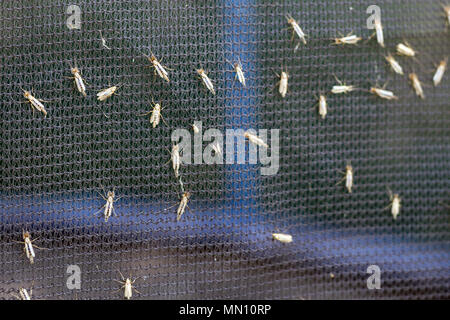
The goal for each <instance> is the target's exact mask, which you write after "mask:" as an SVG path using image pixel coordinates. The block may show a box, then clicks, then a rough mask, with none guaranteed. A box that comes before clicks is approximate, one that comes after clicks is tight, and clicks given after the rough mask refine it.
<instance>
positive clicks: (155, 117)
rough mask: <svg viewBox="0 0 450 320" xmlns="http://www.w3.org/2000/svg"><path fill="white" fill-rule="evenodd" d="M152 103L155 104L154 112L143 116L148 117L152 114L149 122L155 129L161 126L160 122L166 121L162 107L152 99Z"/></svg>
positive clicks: (151, 111)
mask: <svg viewBox="0 0 450 320" xmlns="http://www.w3.org/2000/svg"><path fill="white" fill-rule="evenodd" d="M152 103H153V110H150V111H149V112H147V113H144V114H142V115H141V116H147V115H149V114H150V113H151V114H152V115H151V116H150V119H149V121H150V123H151V124H152V125H153V128H155V127H156V126H157V125H158V124H159V122H160V120H161V119H162V120H163V121H164V119H163V117H162V114H161V110H162V108H161V105H160V104H159V103H155V102H154V101H153V99H152ZM164 123H166V122H165V121H164ZM166 125H167V123H166Z"/></svg>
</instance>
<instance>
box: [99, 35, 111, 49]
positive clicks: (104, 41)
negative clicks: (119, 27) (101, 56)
mask: <svg viewBox="0 0 450 320" xmlns="http://www.w3.org/2000/svg"><path fill="white" fill-rule="evenodd" d="M100 38H101V39H102V45H103V47H105V48H106V49H108V50H111V48H110V47H108V46H107V45H106V39H105V38H103V35H102V32H101V31H100Z"/></svg>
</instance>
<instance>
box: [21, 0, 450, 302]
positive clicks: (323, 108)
mask: <svg viewBox="0 0 450 320" xmlns="http://www.w3.org/2000/svg"><path fill="white" fill-rule="evenodd" d="M444 11H445V14H446V17H447V20H448V24H449V25H450V6H446V7H444ZM285 17H286V20H287V23H288V24H289V26H290V28H291V29H292V37H293V38H294V37H295V36H297V37H298V40H299V43H298V44H297V46H296V47H295V51H296V50H297V49H298V48H299V46H300V45H301V43H303V45H307V42H306V37H307V35H306V34H305V33H304V32H303V30H302V28H301V27H300V25H299V24H298V22H297V21H296V20H295V19H294V18H293V17H292V16H291V15H286V16H285ZM100 35H101V33H100ZM372 37H376V40H377V43H378V44H379V45H380V46H381V47H382V48H385V47H386V45H385V41H384V33H383V27H382V24H381V21H379V20H375V32H374V34H373V35H371V36H370V37H369V38H368V39H367V41H369V40H370V39H371V38H372ZM332 40H333V43H332V44H333V45H337V46H346V45H350V46H351V45H357V44H358V43H359V42H360V41H362V40H363V38H362V37H360V36H357V35H354V34H351V33H350V34H348V35H346V36H342V37H340V38H335V39H332ZM101 41H102V46H103V47H104V48H105V49H108V50H111V48H110V47H108V46H107V44H106V40H105V39H104V38H103V36H102V35H101ZM396 53H397V55H399V56H403V57H408V58H412V59H415V57H416V56H417V54H418V53H417V51H415V50H414V49H413V47H412V46H411V45H409V44H408V43H407V42H404V43H398V44H397V45H396ZM144 56H145V57H146V58H147V59H148V61H149V62H150V64H151V65H150V67H153V68H154V72H155V74H156V75H158V76H159V77H160V78H161V79H163V81H165V82H166V83H170V79H169V72H168V71H167V70H171V69H169V68H168V67H166V66H163V65H162V64H161V63H160V62H159V61H158V59H157V58H156V56H155V55H154V54H153V53H152V52H151V55H150V56H148V55H145V54H144ZM384 58H385V60H386V61H387V63H388V64H389V66H390V67H391V69H392V70H393V72H395V73H396V74H398V75H401V76H403V75H404V70H403V68H402V66H401V65H400V63H399V62H398V61H397V60H396V58H395V57H394V55H393V54H391V53H388V54H387V55H386V56H385V57H384ZM227 62H228V63H229V64H230V65H231V67H232V68H233V70H234V72H235V74H236V75H235V80H238V81H239V83H241V85H242V86H243V87H245V86H246V79H245V74H244V70H243V66H242V63H241V61H240V60H239V61H238V62H236V63H232V62H230V61H228V60H227ZM446 69H447V58H443V59H442V60H441V61H440V63H439V64H438V65H437V68H436V70H435V72H434V75H433V77H432V81H433V84H434V86H438V85H439V84H440V83H441V81H442V79H443V76H444V74H445V71H446ZM195 72H196V74H197V75H198V77H199V80H200V81H201V83H202V84H203V85H204V86H205V87H206V89H207V90H208V91H209V92H210V93H211V94H213V95H215V94H216V89H215V88H214V84H213V81H212V80H211V79H210V78H209V76H208V74H207V72H206V71H205V70H204V69H203V68H199V69H196V70H195ZM70 73H71V74H72V77H71V79H73V80H74V83H75V87H76V90H77V91H78V92H79V93H80V94H81V95H82V96H83V97H87V92H86V90H87V89H86V85H85V81H84V80H83V77H82V75H81V71H80V70H79V69H78V67H72V68H70ZM277 76H278V77H279V78H280V80H279V82H278V83H277V86H278V92H279V94H280V96H281V97H282V98H285V97H286V95H287V92H288V79H289V74H288V72H287V71H286V70H284V71H283V70H282V71H281V74H280V75H278V74H277ZM408 77H409V79H410V81H411V86H412V88H413V90H414V92H415V94H416V95H417V96H418V97H420V98H422V99H424V98H425V94H424V90H423V87H422V83H421V81H420V80H419V77H418V75H417V74H416V73H414V72H412V73H410V74H409V75H408ZM335 79H336V81H337V84H336V85H334V86H332V88H331V90H330V92H331V93H332V94H347V93H350V92H352V91H355V90H360V88H357V87H356V86H354V85H348V84H346V83H345V82H342V81H341V80H339V79H338V78H337V77H336V76H335ZM120 87H121V85H120V84H117V85H114V86H111V87H108V88H106V89H103V90H101V91H99V92H98V93H97V94H96V96H97V100H98V101H100V102H103V101H105V100H107V99H109V98H111V97H112V96H113V95H114V94H116V92H117V91H118V90H119V88H120ZM22 91H23V96H24V97H25V98H26V99H27V102H29V103H30V104H31V107H32V109H33V111H34V110H36V111H38V112H41V113H42V114H44V117H46V116H47V109H46V108H45V106H44V104H43V102H46V101H45V100H42V99H38V98H36V97H35V96H34V93H33V94H32V92H30V91H26V90H23V89H22ZM367 91H368V92H369V93H371V94H373V95H376V96H378V97H380V98H382V99H386V100H394V99H398V97H397V96H396V95H395V94H394V93H393V92H392V91H389V90H387V89H385V87H384V86H383V87H381V88H380V87H377V86H372V87H371V88H370V89H369V90H367ZM317 99H318V103H317V104H316V105H315V106H314V107H316V106H318V113H319V115H320V117H321V118H322V119H325V117H326V115H327V109H328V104H327V98H326V95H325V94H320V95H319V97H317ZM152 104H153V108H152V110H151V111H149V112H147V113H145V114H142V115H141V116H148V115H150V117H149V122H150V124H151V125H152V127H153V128H156V127H157V126H158V125H159V124H160V121H161V119H162V120H163V122H165V121H164V118H163V117H162V114H161V112H162V110H163V108H162V107H161V104H160V103H155V102H154V101H153V98H152ZM192 130H193V131H194V133H199V128H198V127H197V126H196V125H195V124H193V125H192ZM244 137H245V138H246V139H247V140H248V141H249V142H250V143H252V144H254V145H257V146H260V147H263V148H269V145H268V144H267V143H266V142H265V141H264V140H263V139H261V138H260V137H258V136H257V135H255V134H252V133H250V132H245V133H244ZM213 149H214V152H216V153H219V154H220V153H222V150H221V148H220V145H218V144H217V145H215V146H213ZM181 152H182V150H180V146H179V145H178V144H174V145H173V146H172V149H171V151H170V160H169V162H171V167H172V170H173V172H174V175H175V178H177V179H178V180H179V182H180V186H181V191H182V195H181V199H180V202H179V204H178V208H177V211H176V214H177V216H176V220H177V221H179V220H181V218H182V216H183V214H184V212H185V210H186V207H187V206H188V201H189V198H190V196H191V193H190V192H188V191H185V190H184V185H183V182H182V180H181V175H180V168H181V156H180V153H181ZM342 174H343V175H344V177H343V178H342V180H340V181H339V182H338V183H337V184H340V183H342V182H345V188H346V189H347V190H348V192H349V193H352V189H353V186H354V170H353V167H352V166H351V164H350V163H347V165H346V167H345V172H342ZM102 188H103V187H102ZM103 192H104V195H103V194H101V197H102V198H103V199H104V201H105V204H104V205H103V206H102V208H101V209H100V210H99V211H97V212H95V213H94V214H97V213H99V212H103V218H104V221H105V223H107V222H108V220H109V219H110V218H111V216H112V215H113V214H114V215H115V209H114V203H115V202H117V201H118V200H119V199H120V198H116V195H115V189H113V190H112V191H108V192H105V190H103ZM388 194H389V200H390V204H389V205H388V207H386V209H388V208H390V209H391V214H392V216H393V219H394V220H395V219H397V216H398V215H399V214H400V207H401V204H400V202H401V199H400V196H399V194H393V193H392V191H391V190H390V189H389V188H388ZM22 239H23V241H16V242H19V243H21V244H23V245H24V252H25V255H26V257H27V259H28V260H29V261H30V264H33V263H34V259H35V250H34V249H35V248H37V249H44V248H40V247H37V246H35V245H34V244H33V242H34V241H35V240H36V239H33V240H32V239H31V235H30V233H29V232H27V231H23V232H22ZM272 239H274V240H277V241H279V242H282V243H291V242H292V241H293V237H292V235H290V234H285V233H272ZM119 273H120V276H121V281H119V280H115V281H117V282H119V283H120V284H121V285H122V287H121V288H120V289H119V290H121V289H123V290H124V298H125V299H131V297H132V293H133V290H135V291H136V292H138V293H139V291H137V290H136V288H134V286H133V284H134V282H135V281H136V280H137V279H134V280H132V278H131V277H129V278H124V276H123V275H122V273H121V272H120V271H119ZM14 296H15V297H16V298H17V299H22V300H31V297H32V288H31V289H30V292H29V293H28V291H27V290H26V289H25V288H20V289H19V295H18V296H17V295H14Z"/></svg>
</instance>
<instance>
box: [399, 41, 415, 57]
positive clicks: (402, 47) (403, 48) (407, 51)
mask: <svg viewBox="0 0 450 320" xmlns="http://www.w3.org/2000/svg"><path fill="white" fill-rule="evenodd" d="M397 54H399V55H403V56H407V57H414V56H415V55H416V51H414V49H413V48H411V46H409V44H403V43H399V44H397Z"/></svg>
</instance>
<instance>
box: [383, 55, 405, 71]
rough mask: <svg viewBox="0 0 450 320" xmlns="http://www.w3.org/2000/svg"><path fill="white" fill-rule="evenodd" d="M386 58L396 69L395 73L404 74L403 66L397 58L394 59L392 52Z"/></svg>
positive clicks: (393, 68)
mask: <svg viewBox="0 0 450 320" xmlns="http://www.w3.org/2000/svg"><path fill="white" fill-rule="evenodd" d="M385 59H386V61H387V62H389V65H390V66H391V68H392V70H394V72H395V73H398V74H400V75H403V69H402V67H401V66H400V64H399V63H398V62H397V60H395V59H394V57H393V56H392V55H391V54H389V55H388V56H387V57H385Z"/></svg>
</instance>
